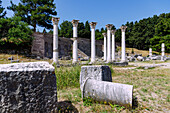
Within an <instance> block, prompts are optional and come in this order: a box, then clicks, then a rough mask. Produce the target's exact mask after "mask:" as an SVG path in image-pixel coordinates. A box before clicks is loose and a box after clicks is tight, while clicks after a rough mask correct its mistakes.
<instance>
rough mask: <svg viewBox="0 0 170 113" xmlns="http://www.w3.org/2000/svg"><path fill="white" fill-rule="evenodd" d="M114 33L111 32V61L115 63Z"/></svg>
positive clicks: (113, 31)
mask: <svg viewBox="0 0 170 113" xmlns="http://www.w3.org/2000/svg"><path fill="white" fill-rule="evenodd" d="M115 32H116V30H112V61H115V60H116V59H115V46H116V45H115Z"/></svg>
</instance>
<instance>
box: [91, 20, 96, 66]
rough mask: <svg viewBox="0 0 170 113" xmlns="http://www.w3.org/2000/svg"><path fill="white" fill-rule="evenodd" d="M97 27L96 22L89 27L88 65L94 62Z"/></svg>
mask: <svg viewBox="0 0 170 113" xmlns="http://www.w3.org/2000/svg"><path fill="white" fill-rule="evenodd" d="M96 25H97V22H91V23H90V26H91V62H90V63H94V62H95V53H96V51H95V27H96Z"/></svg>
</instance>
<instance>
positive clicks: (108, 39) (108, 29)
mask: <svg viewBox="0 0 170 113" xmlns="http://www.w3.org/2000/svg"><path fill="white" fill-rule="evenodd" d="M112 26H113V25H112V24H107V25H106V28H107V62H111V28H112Z"/></svg>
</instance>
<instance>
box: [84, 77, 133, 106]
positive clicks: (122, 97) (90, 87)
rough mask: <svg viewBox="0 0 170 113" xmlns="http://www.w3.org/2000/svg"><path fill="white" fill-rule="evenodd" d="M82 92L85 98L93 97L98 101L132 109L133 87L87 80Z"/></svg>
mask: <svg viewBox="0 0 170 113" xmlns="http://www.w3.org/2000/svg"><path fill="white" fill-rule="evenodd" d="M82 92H83V94H82V96H83V97H91V98H93V99H94V100H97V101H102V102H107V103H109V102H110V103H113V104H119V105H123V106H126V107H130V108H131V107H132V99H133V86H132V85H127V84H120V83H113V82H107V81H97V80H94V79H87V81H86V82H85V84H84V86H83V91H82Z"/></svg>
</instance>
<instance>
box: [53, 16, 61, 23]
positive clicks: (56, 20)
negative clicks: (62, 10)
mask: <svg viewBox="0 0 170 113" xmlns="http://www.w3.org/2000/svg"><path fill="white" fill-rule="evenodd" d="M59 20H60V18H57V17H52V21H53V25H58V22H59Z"/></svg>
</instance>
